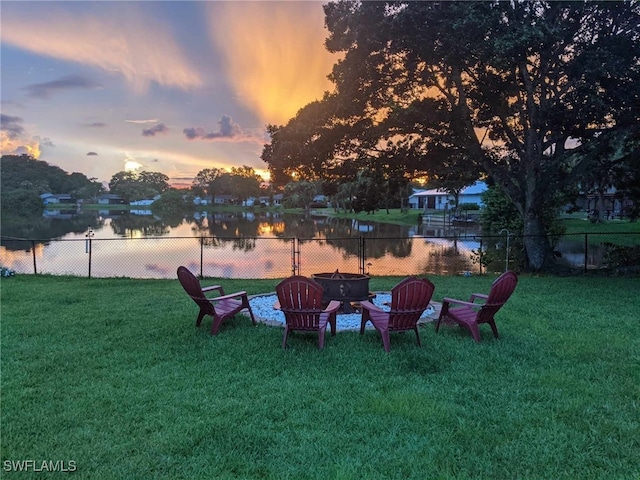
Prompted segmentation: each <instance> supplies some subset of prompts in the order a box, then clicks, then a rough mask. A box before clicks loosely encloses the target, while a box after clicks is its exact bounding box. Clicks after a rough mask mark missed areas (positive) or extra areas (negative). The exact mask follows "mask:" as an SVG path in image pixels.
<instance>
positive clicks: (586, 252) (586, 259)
mask: <svg viewBox="0 0 640 480" xmlns="http://www.w3.org/2000/svg"><path fill="white" fill-rule="evenodd" d="M588 236H589V234H588V233H585V234H584V273H587V263H588V262H589V240H588Z"/></svg>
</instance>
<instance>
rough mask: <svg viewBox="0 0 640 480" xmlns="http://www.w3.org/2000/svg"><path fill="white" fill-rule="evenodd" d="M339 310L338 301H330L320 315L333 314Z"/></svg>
mask: <svg viewBox="0 0 640 480" xmlns="http://www.w3.org/2000/svg"><path fill="white" fill-rule="evenodd" d="M339 308H340V302H339V301H338V300H331V301H330V302H329V305H327V308H325V309H324V310H323V311H322V313H335V312H337V311H338V309H339Z"/></svg>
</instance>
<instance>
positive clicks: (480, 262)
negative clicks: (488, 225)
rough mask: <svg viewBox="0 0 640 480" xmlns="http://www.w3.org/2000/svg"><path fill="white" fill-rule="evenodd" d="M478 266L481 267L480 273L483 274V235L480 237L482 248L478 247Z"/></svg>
mask: <svg viewBox="0 0 640 480" xmlns="http://www.w3.org/2000/svg"><path fill="white" fill-rule="evenodd" d="M478 266H479V268H480V275H482V237H480V248H479V249H478Z"/></svg>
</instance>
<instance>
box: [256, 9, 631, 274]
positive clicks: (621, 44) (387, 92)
mask: <svg viewBox="0 0 640 480" xmlns="http://www.w3.org/2000/svg"><path fill="white" fill-rule="evenodd" d="M639 9H640V7H639V4H638V2H637V1H627V2H577V1H575V2H545V1H516V0H514V1H510V2H501V1H500V2H498V1H494V2H492V1H487V2H359V1H352V0H345V1H339V2H333V3H330V4H328V5H326V6H325V15H326V26H327V28H328V31H329V36H328V38H327V41H326V46H327V48H328V50H329V51H331V52H335V53H338V54H341V55H342V58H341V60H339V61H338V62H337V63H336V65H335V66H334V69H333V72H332V73H331V75H330V78H331V80H332V81H333V82H334V83H335V92H334V93H331V94H329V93H327V94H326V95H325V97H324V98H323V100H322V101H319V102H314V104H310V105H309V106H307V107H305V108H303V109H302V110H301V111H300V112H299V113H298V115H297V116H296V118H294V119H292V120H291V121H290V122H289V124H287V125H286V126H284V127H274V126H271V128H270V132H271V134H272V142H271V144H270V145H269V146H267V147H265V151H264V152H263V159H264V160H265V161H267V163H269V166H270V168H271V169H272V171H274V173H276V174H279V175H282V172H286V171H293V170H295V168H294V166H296V165H297V166H298V167H297V168H300V167H299V166H300V165H302V164H303V163H304V162H305V158H304V157H305V156H306V161H307V163H308V164H311V165H319V168H315V169H314V171H321V170H322V169H324V170H325V171H328V172H330V171H332V170H336V171H338V170H340V169H341V168H345V165H348V164H352V163H353V160H354V159H356V160H357V159H360V158H365V157H366V158H373V159H374V160H375V159H376V158H380V159H383V158H384V155H378V156H375V155H373V156H372V155H371V150H372V149H377V150H385V149H389V150H393V151H395V152H398V151H402V152H404V161H405V163H406V165H407V168H406V171H407V172H424V173H426V174H430V175H432V176H435V177H437V178H439V179H441V180H442V181H446V180H447V178H448V177H451V178H452V180H456V179H459V177H460V174H461V173H465V172H467V173H469V172H473V173H479V172H483V173H484V174H486V175H488V176H489V177H491V179H492V180H493V182H495V184H496V185H498V186H499V187H500V188H501V189H502V190H503V191H504V192H505V194H506V195H507V196H508V198H509V199H510V200H511V201H512V202H513V204H514V206H515V207H516V209H517V211H518V212H519V214H520V215H521V217H522V220H523V233H524V235H525V239H524V243H525V248H526V254H527V259H528V262H529V265H530V267H531V268H533V269H534V270H539V269H543V268H546V267H549V266H551V265H552V263H553V255H552V251H551V246H550V243H549V239H548V227H549V225H547V224H546V222H545V216H544V215H542V212H544V211H545V208H546V207H547V206H548V201H549V199H553V201H557V195H558V194H559V193H562V192H563V191H565V189H567V188H569V187H574V186H575V184H576V183H577V182H579V181H580V180H582V179H583V178H584V177H582V178H581V176H583V175H584V174H585V172H588V171H589V165H590V164H591V163H592V162H593V161H594V159H599V160H598V161H599V162H602V155H600V154H599V153H602V149H599V148H598V146H599V145H602V144H604V143H606V144H607V148H606V149H605V151H606V153H607V156H606V161H608V162H611V163H612V164H613V163H615V162H616V161H617V160H619V159H621V158H628V157H629V155H637V151H638V144H639V143H640V142H639V139H638V125H639V123H640V122H639V120H640V119H639V115H640V101H639V91H640V65H639V59H638V53H639V52H640V44H639V42H640V38H639V37H640V33H639V31H640V27H639V25H640V13H639ZM313 114H315V115H313ZM597 151H599V153H598V154H593V152H597ZM634 152H635V153H634ZM365 154H366V155H365ZM396 158H400V157H398V156H396ZM369 167H371V166H370V165H369Z"/></svg>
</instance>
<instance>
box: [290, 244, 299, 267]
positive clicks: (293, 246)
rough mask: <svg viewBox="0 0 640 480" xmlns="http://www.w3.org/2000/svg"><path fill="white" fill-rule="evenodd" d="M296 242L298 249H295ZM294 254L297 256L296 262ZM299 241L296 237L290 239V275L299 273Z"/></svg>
mask: <svg viewBox="0 0 640 480" xmlns="http://www.w3.org/2000/svg"><path fill="white" fill-rule="evenodd" d="M296 241H297V242H298V248H297V249H296ZM296 254H297V255H298V258H297V262H296ZM299 264H300V241H299V239H298V238H297V237H292V238H291V273H292V274H293V275H296V274H299V273H300V265H299Z"/></svg>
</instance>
